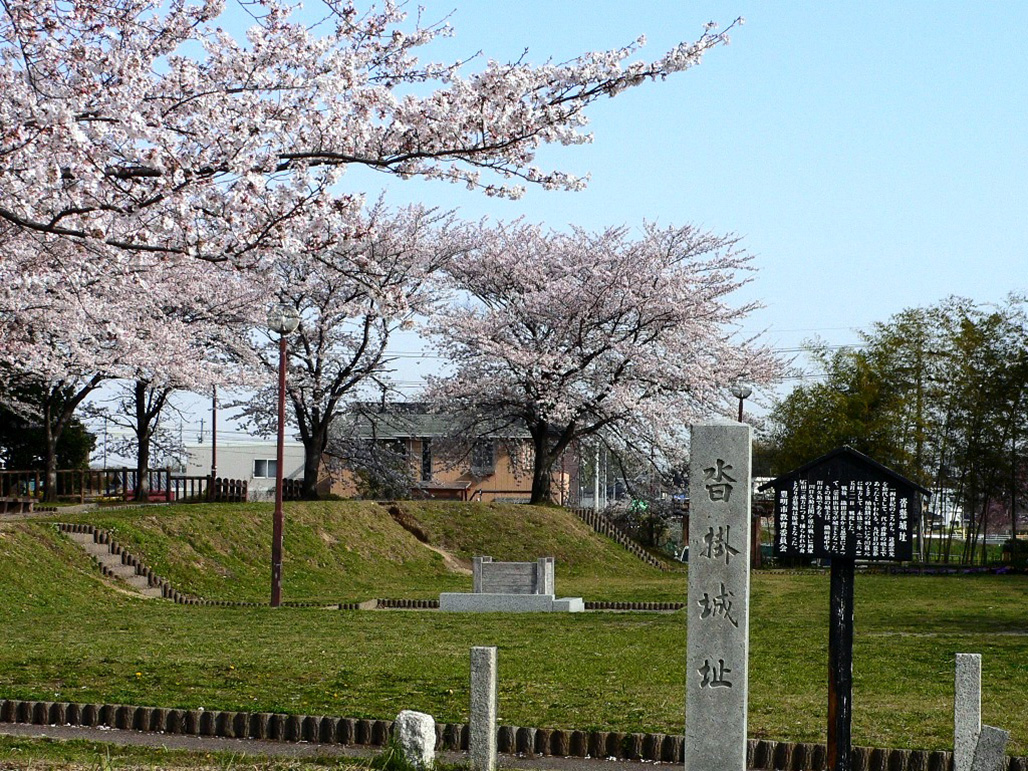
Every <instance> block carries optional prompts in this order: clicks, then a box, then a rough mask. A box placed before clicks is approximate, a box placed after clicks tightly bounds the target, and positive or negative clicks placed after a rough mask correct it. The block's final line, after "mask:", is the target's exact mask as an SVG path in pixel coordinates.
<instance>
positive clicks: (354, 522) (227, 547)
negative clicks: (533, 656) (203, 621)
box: [77, 501, 684, 603]
mask: <svg viewBox="0 0 1028 771" xmlns="http://www.w3.org/2000/svg"><path fill="white" fill-rule="evenodd" d="M396 507H398V511H396V512H395V514H396V516H394V515H391V514H390V512H389V507H385V506H381V505H378V504H375V503H371V502H367V501H338V502H296V503H287V504H286V505H285V536H284V556H283V599H285V600H287V601H288V600H294V601H303V602H326V603H327V602H350V601H363V600H368V599H374V598H376V597H410V598H432V597H437V596H438V594H439V592H441V591H471V577H470V574H469V572H468V571H469V569H470V563H471V558H472V557H473V556H474V555H476V554H488V555H491V556H492V557H493V558H494V559H497V560H535V559H537V558H538V557H554V558H555V560H556V565H557V591H558V592H559V593H560V594H562V595H575V596H584V597H586V598H587V599H671V598H672V595H674V594H675V590H672V591H670V592H669V591H667V590H666V589H661V588H659V587H661V586H663V585H665V584H666V581H664V577H663V575H662V574H661V573H660V571H657V570H655V569H653V568H651V567H649V566H647V565H645V564H644V563H642V562H641V561H639V560H638V559H636V558H635V557H633V556H632V555H630V554H629V553H628V552H626V551H625V550H624V549H622V548H621V547H619V546H618V545H617V544H615V543H614V542H612V541H611V540H609V539H607V538H603V537H601V536H598V535H596V534H595V533H593V532H592V530H591V529H590V528H588V527H587V526H586V525H584V524H583V523H582V522H581V521H580V520H579V519H578V518H577V517H575V516H574V515H572V514H570V513H568V512H567V511H564V510H562V509H557V508H550V507H536V506H520V505H513V504H484V503H467V504H465V503H447V502H401V503H398V504H396ZM271 518H272V507H271V506H270V505H269V504H257V503H254V504H242V505H241V504H193V505H188V506H187V505H182V506H167V507H154V508H146V509H138V508H135V509H126V510H123V511H119V510H116V509H113V510H105V511H100V512H90V513H88V514H83V515H79V516H78V517H77V519H78V520H79V521H83V522H91V523H92V524H95V525H96V526H98V527H102V528H104V529H106V530H108V531H110V532H111V533H112V534H113V535H114V537H115V538H116V539H117V540H118V541H119V542H120V543H122V544H123V545H124V546H126V547H127V548H128V549H129V550H130V551H132V552H133V553H135V554H137V555H138V556H139V557H140V558H142V559H143V560H144V561H145V562H146V564H147V565H149V566H150V567H152V568H153V569H154V570H155V571H156V572H157V573H159V574H160V575H163V576H165V577H166V578H168V579H169V580H170V581H171V582H172V584H173V585H174V586H175V587H177V588H178V589H180V590H181V591H185V592H188V593H190V594H195V595H198V596H201V597H206V598H208V599H217V600H235V601H263V600H265V599H266V598H267V596H268V593H269V584H270V567H269V562H270V554H271ZM401 522H402V523H403V524H402V525H401V524H400V523H401ZM404 525H405V526H406V527H405V526H404ZM422 541H424V542H422ZM444 552H445V555H444ZM447 555H449V556H450V557H451V559H447V558H446V556H447ZM681 586H682V591H684V582H683V583H682V585H681ZM640 592H641V593H642V594H643V595H645V596H643V597H640V596H639V595H640Z"/></svg>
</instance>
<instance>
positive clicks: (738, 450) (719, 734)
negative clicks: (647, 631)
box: [685, 422, 751, 771]
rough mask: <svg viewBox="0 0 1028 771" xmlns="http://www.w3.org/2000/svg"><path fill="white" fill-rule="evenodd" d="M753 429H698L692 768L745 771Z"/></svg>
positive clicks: (693, 468)
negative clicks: (751, 432) (751, 430)
mask: <svg viewBox="0 0 1028 771" xmlns="http://www.w3.org/2000/svg"><path fill="white" fill-rule="evenodd" d="M750 458H751V437H750V427H749V426H747V425H743V424H741V423H735V422H724V423H703V424H697V425H694V426H693V427H692V449H691V461H690V472H689V595H688V602H687V608H688V610H687V615H686V618H687V622H688V625H689V626H688V644H687V651H686V670H685V678H686V682H685V767H686V768H687V769H688V771H746V709H747V697H748V680H749V668H748V658H749V617H750V607H749V606H750Z"/></svg>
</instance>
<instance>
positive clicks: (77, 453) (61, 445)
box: [0, 370, 96, 494]
mask: <svg viewBox="0 0 1028 771" xmlns="http://www.w3.org/2000/svg"><path fill="white" fill-rule="evenodd" d="M3 380H4V381H5V382H7V383H10V382H13V380H14V378H13V377H11V375H10V373H9V371H6V370H5V371H4V372H3ZM19 380H21V379H20V378H19ZM4 397H5V400H6V404H4V403H0V462H2V465H3V467H4V468H7V469H16V470H33V469H39V468H42V467H43V466H44V464H45V463H46V456H47V447H48V445H47V437H46V429H45V426H44V423H43V420H42V419H41V417H40V416H45V415H46V414H47V410H48V407H49V410H50V412H63V404H62V403H61V397H62V395H61V394H60V393H56V394H51V393H49V391H48V390H45V389H44V387H43V386H42V385H36V386H33V385H31V384H29V383H26V384H25V385H23V386H21V387H19V388H17V389H15V390H14V391H13V392H7V393H6V394H5V395H4ZM48 401H51V402H52V404H49V405H48V404H47V402H48ZM15 405H16V406H15ZM95 444H96V437H95V436H94V435H93V434H92V433H90V432H89V430H88V429H87V428H86V427H85V425H83V424H82V422H81V421H80V420H78V419H76V418H71V419H70V420H69V421H68V422H67V424H66V425H65V427H64V430H63V431H62V432H61V435H60V438H59V439H58V441H57V444H56V447H55V455H56V464H57V465H58V466H60V467H61V468H69V469H73V468H86V467H87V466H88V465H89V455H90V453H91V452H92V451H93V447H94V445H95ZM4 494H6V491H4Z"/></svg>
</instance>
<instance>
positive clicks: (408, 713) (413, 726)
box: [393, 709, 436, 769]
mask: <svg viewBox="0 0 1028 771" xmlns="http://www.w3.org/2000/svg"><path fill="white" fill-rule="evenodd" d="M393 731H394V733H395V735H396V740H397V742H398V743H399V745H400V749H401V750H402V751H403V756H404V757H405V758H406V759H407V762H409V763H410V764H411V765H412V766H414V767H415V768H423V769H428V768H431V767H432V766H433V765H434V764H435V742H436V736H435V718H433V717H432V716H431V715H426V714H425V713H424V712H415V711H414V710H411V709H405V710H403V711H402V712H401V713H400V714H399V715H397V716H396V720H395V721H394V722H393Z"/></svg>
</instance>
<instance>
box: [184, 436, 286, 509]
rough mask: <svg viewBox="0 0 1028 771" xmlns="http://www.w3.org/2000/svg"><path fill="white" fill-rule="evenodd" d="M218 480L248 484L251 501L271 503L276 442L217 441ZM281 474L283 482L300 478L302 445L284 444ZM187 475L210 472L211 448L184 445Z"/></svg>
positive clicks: (203, 474) (248, 494) (205, 474)
mask: <svg viewBox="0 0 1028 771" xmlns="http://www.w3.org/2000/svg"><path fill="white" fill-rule="evenodd" d="M217 449H218V469H217V473H218V477H220V478H221V479H240V480H243V481H245V482H246V483H247V497H248V498H249V499H250V500H251V501H262V500H270V499H272V498H274V496H275V472H276V470H277V469H276V463H275V449H276V448H275V442H218V448H217ZM282 449H283V456H284V460H285V463H284V467H283V475H284V476H285V478H286V479H303V445H302V444H301V443H300V442H289V441H287V442H286V443H285V447H283V448H282ZM186 453H187V455H188V458H189V459H188V460H187V461H186V475H187V476H207V475H209V474H210V473H211V445H210V444H193V445H186Z"/></svg>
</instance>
